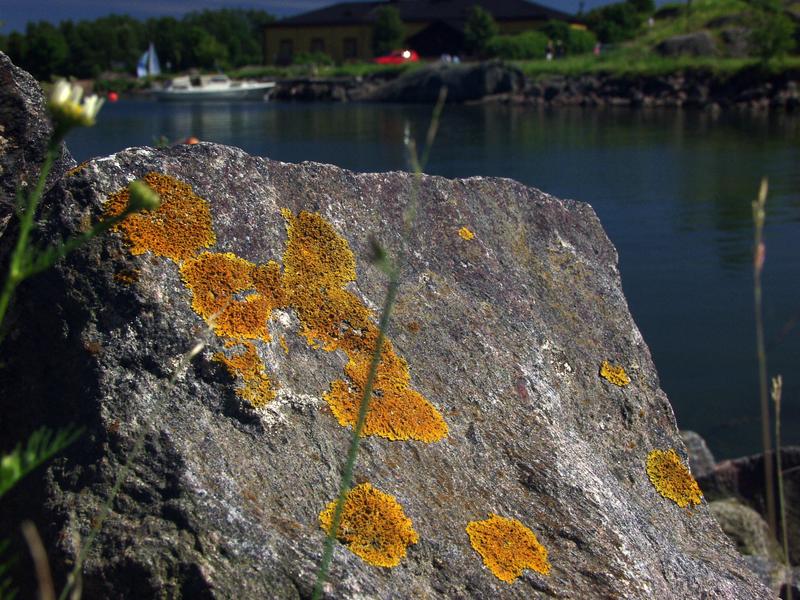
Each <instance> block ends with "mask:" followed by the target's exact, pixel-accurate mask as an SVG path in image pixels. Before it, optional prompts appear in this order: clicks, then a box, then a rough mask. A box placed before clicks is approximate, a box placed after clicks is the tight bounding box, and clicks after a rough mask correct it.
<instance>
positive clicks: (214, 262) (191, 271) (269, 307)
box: [180, 252, 284, 342]
mask: <svg viewBox="0 0 800 600" xmlns="http://www.w3.org/2000/svg"><path fill="white" fill-rule="evenodd" d="M180 270H181V277H182V278H183V281H184V283H185V284H186V286H187V287H188V288H189V289H190V290H191V292H192V308H193V309H194V311H195V312H196V313H197V314H199V315H200V316H201V317H203V318H204V319H206V321H208V322H209V323H210V324H211V325H212V326H213V327H214V331H215V332H216V333H217V335H219V336H222V337H228V338H233V339H236V340H263V341H266V342H268V341H269V340H270V334H269V330H268V328H267V323H268V322H269V320H270V317H271V315H272V311H273V309H275V308H279V307H281V306H283V304H284V297H283V285H282V282H281V270H280V265H278V263H276V262H275V261H269V262H268V263H267V264H266V265H256V264H254V263H251V262H250V261H247V260H244V259H243V258H239V257H238V256H236V255H235V254H232V253H230V252H226V253H215V252H203V253H202V254H200V256H198V257H197V258H190V259H188V260H186V261H185V262H184V263H183V264H182V265H181V268H180Z"/></svg>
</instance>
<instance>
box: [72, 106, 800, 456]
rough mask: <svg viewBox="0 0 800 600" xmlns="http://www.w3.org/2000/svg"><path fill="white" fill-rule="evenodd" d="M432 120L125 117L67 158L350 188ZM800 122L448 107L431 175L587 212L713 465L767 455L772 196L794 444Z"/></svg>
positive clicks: (384, 114)
mask: <svg viewBox="0 0 800 600" xmlns="http://www.w3.org/2000/svg"><path fill="white" fill-rule="evenodd" d="M430 112H431V108H430V107H428V106H402V105H347V104H344V105H343V104H327V105H326V104H314V105H308V104H263V103H237V104H194V105H192V104H189V105H180V104H174V105H172V104H156V103H151V102H144V101H140V102H119V103H117V104H114V105H110V106H108V107H107V108H105V109H104V111H103V113H101V121H100V124H99V126H98V127H95V128H92V129H88V130H80V131H78V132H76V134H75V135H74V136H73V137H71V138H70V140H69V145H70V148H71V150H72V152H73V153H74V154H75V156H76V158H78V159H79V160H83V159H85V158H87V157H89V156H97V155H104V154H110V153H112V152H114V151H116V150H118V149H119V148H121V147H122V146H126V145H140V144H151V143H152V141H153V139H154V138H157V137H158V136H161V135H164V136H166V137H167V138H169V139H170V140H182V139H185V138H186V137H188V136H190V135H194V136H197V137H199V138H200V139H204V140H211V141H216V142H221V143H224V144H231V145H235V146H239V147H241V148H243V149H245V150H246V151H248V152H250V153H251V154H256V155H262V156H268V157H270V158H274V159H278V160H284V161H291V162H299V161H303V160H314V161H319V162H327V163H333V164H337V165H340V166H343V167H345V168H349V169H353V170H358V171H387V170H395V169H406V168H407V165H406V156H405V144H404V139H405V138H406V137H407V136H412V137H414V138H415V139H416V141H417V143H418V144H422V143H424V138H425V133H426V131H427V128H428V120H429V118H430ZM798 142H800V117H798V116H796V115H795V116H793V115H788V114H769V115H766V114H764V115H750V114H732V113H716V114H715V113H710V112H696V111H646V110H642V111H631V110H582V109H575V110H571V109H563V110H555V111H554V110H546V109H536V108H523V107H504V106H472V107H464V106H462V107H457V106H448V107H447V108H446V110H445V111H444V115H443V118H442V122H441V124H440V128H439V135H438V136H437V139H436V142H435V148H434V150H433V152H432V153H431V160H430V163H429V165H428V169H427V170H428V171H429V172H431V173H434V174H438V175H444V176H447V177H464V176H472V175H487V176H491V175H494V176H501V177H511V178H513V179H517V180H519V181H522V182H524V183H527V184H529V185H533V186H535V187H538V188H540V189H543V190H545V191H547V192H550V193H553V194H555V195H556V196H559V197H562V198H575V199H579V200H583V201H586V202H589V203H591V204H592V205H593V206H594V208H595V210H596V211H597V213H598V214H599V216H600V218H601V219H602V221H603V225H604V227H605V228H606V230H607V232H608V234H609V236H610V237H611V239H612V240H613V242H614V243H615V245H616V246H617V249H618V251H619V255H620V268H621V271H622V275H623V284H624V287H625V292H626V295H627V297H628V299H629V302H630V305H631V310H632V312H633V314H634V317H635V318H636V321H637V323H638V325H639V326H640V328H641V330H642V332H643V334H644V336H645V339H646V340H647V342H648V344H649V345H650V348H651V350H652V352H653V355H654V358H655V361H656V364H657V365H658V368H659V372H660V375H661V378H662V385H663V387H664V389H665V390H666V391H667V393H668V394H669V396H670V399H671V400H672V402H673V404H674V405H675V407H676V412H677V416H678V422H679V424H680V425H681V426H682V427H684V428H692V429H696V430H698V431H699V432H700V433H701V434H704V435H706V436H708V437H709V440H710V442H711V445H712V448H713V449H714V450H715V451H716V452H717V453H718V454H720V455H722V456H725V455H733V454H741V453H744V452H749V451H757V450H758V427H757V426H756V423H757V419H758V408H757V382H756V370H755V359H754V352H753V350H752V348H753V326H752V308H751V307H752V299H751V298H752V287H751V286H752V282H751V274H750V271H751V265H750V261H751V244H752V241H751V239H752V238H751V236H752V233H751V227H752V226H751V221H750V202H751V201H752V199H753V198H754V196H755V193H756V190H757V187H758V182H759V180H760V179H761V177H762V176H768V177H769V179H770V188H771V193H770V198H769V204H768V211H769V216H768V223H767V229H766V242H767V245H768V249H767V264H766V270H765V273H764V289H765V307H766V322H767V329H768V340H769V342H770V372H771V373H779V372H780V373H783V375H784V380H785V387H784V398H785V407H784V419H783V421H784V431H785V432H786V433H785V437H786V441H787V442H790V443H791V442H793V443H800V402H798V401H797V399H798V398H800V382H799V381H798V380H800V378H798V377H796V376H794V377H793V375H795V373H797V372H798V368H797V367H798V359H800V335H799V334H798V330H800V327H797V326H795V325H793V324H796V323H797V321H798V315H799V314H800V277H798V250H800V168H798V167H800V144H798Z"/></svg>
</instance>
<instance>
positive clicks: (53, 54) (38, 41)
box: [20, 21, 69, 80]
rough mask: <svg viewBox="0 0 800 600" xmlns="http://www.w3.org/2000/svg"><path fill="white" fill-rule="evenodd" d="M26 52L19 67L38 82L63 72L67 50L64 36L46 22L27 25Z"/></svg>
mask: <svg viewBox="0 0 800 600" xmlns="http://www.w3.org/2000/svg"><path fill="white" fill-rule="evenodd" d="M25 38H26V40H25V41H26V45H27V51H26V52H25V59H24V61H23V62H21V63H20V66H21V67H22V68H23V69H25V70H26V71H28V72H29V73H30V74H31V75H33V76H34V77H36V78H37V79H39V80H44V79H48V78H49V77H50V76H51V75H52V74H54V73H60V72H63V71H62V69H63V68H64V67H65V66H66V61H67V55H68V52H69V48H68V47H67V42H66V41H65V40H64V36H63V35H61V32H60V31H59V30H58V29H56V27H55V26H54V25H51V24H50V23H47V22H46V21H40V22H38V23H28V26H27V28H26V30H25Z"/></svg>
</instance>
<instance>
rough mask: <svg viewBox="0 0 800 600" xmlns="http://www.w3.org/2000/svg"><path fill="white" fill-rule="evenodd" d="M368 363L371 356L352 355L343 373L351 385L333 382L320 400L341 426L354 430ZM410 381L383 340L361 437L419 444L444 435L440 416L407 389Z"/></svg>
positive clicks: (444, 428)
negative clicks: (415, 441)
mask: <svg viewBox="0 0 800 600" xmlns="http://www.w3.org/2000/svg"><path fill="white" fill-rule="evenodd" d="M371 359H372V356H371V352H370V353H369V355H364V354H361V353H356V354H355V356H353V357H352V358H351V359H350V360H349V361H348V363H347V365H345V373H346V374H347V376H348V377H349V378H350V380H351V382H352V383H351V384H348V383H346V382H344V381H342V380H337V381H334V382H333V383H332V384H331V390H330V392H327V393H326V394H324V396H323V397H324V398H325V401H326V402H327V403H328V405H329V406H330V408H331V411H332V412H333V414H334V416H335V417H336V418H337V420H338V421H339V423H340V424H342V425H345V426H355V423H356V420H357V419H358V408H359V404H360V403H361V398H362V396H363V393H364V386H365V385H366V381H367V376H368V374H369V366H370V362H371ZM410 379H411V378H410V376H409V373H408V365H407V364H406V361H405V360H404V359H403V358H402V357H400V356H398V355H397V354H396V353H395V351H394V348H393V347H392V343H391V342H390V341H388V340H386V341H385V342H384V348H383V353H382V354H381V363H380V365H379V366H378V373H377V377H376V378H375V383H374V386H373V392H374V393H373V397H372V398H371V399H370V407H369V412H367V418H366V421H365V423H364V435H380V436H382V437H385V438H388V439H390V440H408V439H414V440H419V441H421V442H436V441H439V440H441V439H442V438H444V437H445V436H446V435H447V424H446V423H445V421H444V419H443V418H442V416H441V414H440V413H439V411H438V410H436V408H435V407H434V406H433V405H432V404H431V403H430V402H428V401H427V400H426V399H425V398H424V397H423V396H422V394H420V393H419V392H416V391H414V390H412V389H411V387H410V386H411V381H410Z"/></svg>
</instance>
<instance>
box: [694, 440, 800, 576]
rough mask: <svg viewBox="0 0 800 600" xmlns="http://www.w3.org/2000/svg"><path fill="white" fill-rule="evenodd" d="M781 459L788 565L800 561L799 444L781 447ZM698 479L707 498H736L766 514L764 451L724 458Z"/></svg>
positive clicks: (796, 563)
mask: <svg viewBox="0 0 800 600" xmlns="http://www.w3.org/2000/svg"><path fill="white" fill-rule="evenodd" d="M781 461H782V466H783V472H784V481H783V486H784V490H783V491H784V495H785V497H786V522H787V525H788V530H789V534H788V538H789V558H790V562H791V564H793V565H798V564H800V446H786V447H784V448H783V450H782V453H781ZM698 481H699V483H700V487H701V488H702V489H703V491H704V492H705V493H706V495H707V496H708V497H709V499H717V498H730V497H733V498H739V499H741V500H744V501H745V502H746V503H747V505H748V506H750V507H751V508H753V509H754V510H756V511H758V512H759V513H760V514H761V515H762V516H764V515H766V512H767V511H766V507H765V501H764V495H765V493H764V456H763V454H756V455H753V456H745V457H743V458H737V459H733V460H724V461H722V462H720V463H719V464H717V466H716V468H715V469H714V471H713V472H712V473H710V474H708V475H706V476H703V477H701V478H699V479H698ZM776 497H777V496H776Z"/></svg>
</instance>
